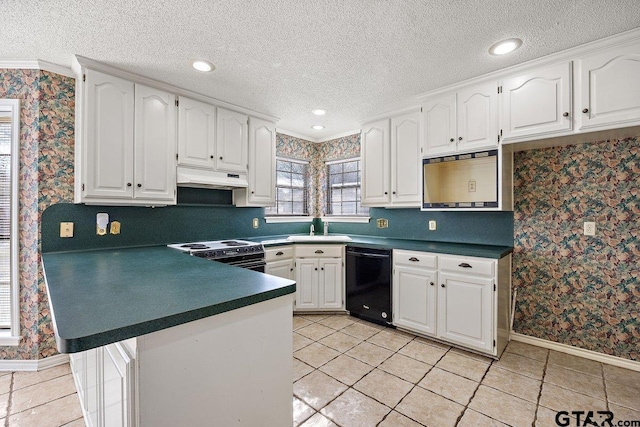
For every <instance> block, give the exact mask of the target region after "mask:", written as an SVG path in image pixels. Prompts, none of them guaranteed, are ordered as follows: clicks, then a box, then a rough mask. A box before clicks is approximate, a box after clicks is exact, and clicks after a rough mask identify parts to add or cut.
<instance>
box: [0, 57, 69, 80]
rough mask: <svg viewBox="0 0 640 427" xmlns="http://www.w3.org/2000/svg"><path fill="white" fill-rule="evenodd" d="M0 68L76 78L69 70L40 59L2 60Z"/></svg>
mask: <svg viewBox="0 0 640 427" xmlns="http://www.w3.org/2000/svg"><path fill="white" fill-rule="evenodd" d="M0 68H7V69H18V70H19V69H22V70H44V71H49V72H52V73H56V74H61V75H63V76H67V77H71V78H74V79H75V78H76V76H75V75H74V74H73V71H72V70H71V68H69V67H65V66H62V65H58V64H54V63H53V62H47V61H43V60H41V59H2V60H0Z"/></svg>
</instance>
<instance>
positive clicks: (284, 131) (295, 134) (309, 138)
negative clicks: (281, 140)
mask: <svg viewBox="0 0 640 427" xmlns="http://www.w3.org/2000/svg"><path fill="white" fill-rule="evenodd" d="M276 132H277V133H281V134H284V135H289V136H292V137H294V138H298V139H303V140H305V141H308V142H320V141H319V140H318V138H312V137H310V136H307V135H303V134H301V133H296V132H292V131H290V130H286V129H280V128H276Z"/></svg>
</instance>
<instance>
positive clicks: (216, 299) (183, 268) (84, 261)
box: [42, 246, 296, 353]
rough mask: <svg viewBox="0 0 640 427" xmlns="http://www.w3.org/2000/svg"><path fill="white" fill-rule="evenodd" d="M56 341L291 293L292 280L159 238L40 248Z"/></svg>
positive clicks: (156, 324)
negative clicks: (110, 245)
mask: <svg viewBox="0 0 640 427" xmlns="http://www.w3.org/2000/svg"><path fill="white" fill-rule="evenodd" d="M42 263H43V268H44V273H45V282H46V285H47V291H48V294H49V299H50V306H51V308H52V318H53V324H54V328H55V332H56V343H57V346H58V351H60V352H61V353H75V352H79V351H84V350H88V349H91V348H95V347H99V346H103V345H106V344H110V343H113V342H118V341H122V340H125V339H128V338H132V337H136V336H140V335H144V334H147V333H151V332H155V331H158V330H161V329H165V328H170V327H172V326H177V325H180V324H183V323H187V322H191V321H194V320H198V319H202V318H205V317H209V316H213V315H216V314H219V313H224V312H226V311H230V310H234V309H237V308H241V307H245V306H248V305H251V304H256V303H259V302H262V301H266V300H269V299H272V298H277V297H280V296H283V295H287V294H291V293H294V292H295V290H296V284H295V282H294V281H291V280H287V279H282V278H279V277H275V276H270V275H266V274H262V273H258V272H255V271H251V270H247V269H243V268H238V267H233V266H228V265H225V264H223V263H218V262H211V261H208V260H206V259H203V258H198V257H192V256H189V255H188V254H185V253H182V252H179V251H176V250H174V249H170V248H167V247H164V246H151V247H138V248H120V249H111V250H92V251H82V252H53V253H44V254H42Z"/></svg>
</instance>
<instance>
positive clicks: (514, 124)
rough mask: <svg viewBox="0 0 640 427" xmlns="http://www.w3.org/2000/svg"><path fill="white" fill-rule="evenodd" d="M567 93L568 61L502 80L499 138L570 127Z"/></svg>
mask: <svg viewBox="0 0 640 427" xmlns="http://www.w3.org/2000/svg"><path fill="white" fill-rule="evenodd" d="M571 94H572V90H571V62H563V63H560V64H555V65H550V66H547V67H544V68H540V69H536V70H532V71H528V72H526V73H523V74H520V75H517V76H513V77H509V78H506V79H505V80H504V81H503V83H502V115H501V119H502V122H501V125H502V132H503V133H502V138H503V141H504V142H509V141H511V140H516V139H518V138H523V137H527V138H529V137H532V136H544V135H548V134H555V133H558V132H565V131H570V130H571V129H572V128H573V117H572V108H571Z"/></svg>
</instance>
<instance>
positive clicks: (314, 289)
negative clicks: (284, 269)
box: [296, 258, 318, 309]
mask: <svg viewBox="0 0 640 427" xmlns="http://www.w3.org/2000/svg"><path fill="white" fill-rule="evenodd" d="M296 284H297V286H296V308H297V309H300V308H302V309H305V308H306V309H308V308H318V260H317V259H300V258H298V259H297V260H296Z"/></svg>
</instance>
